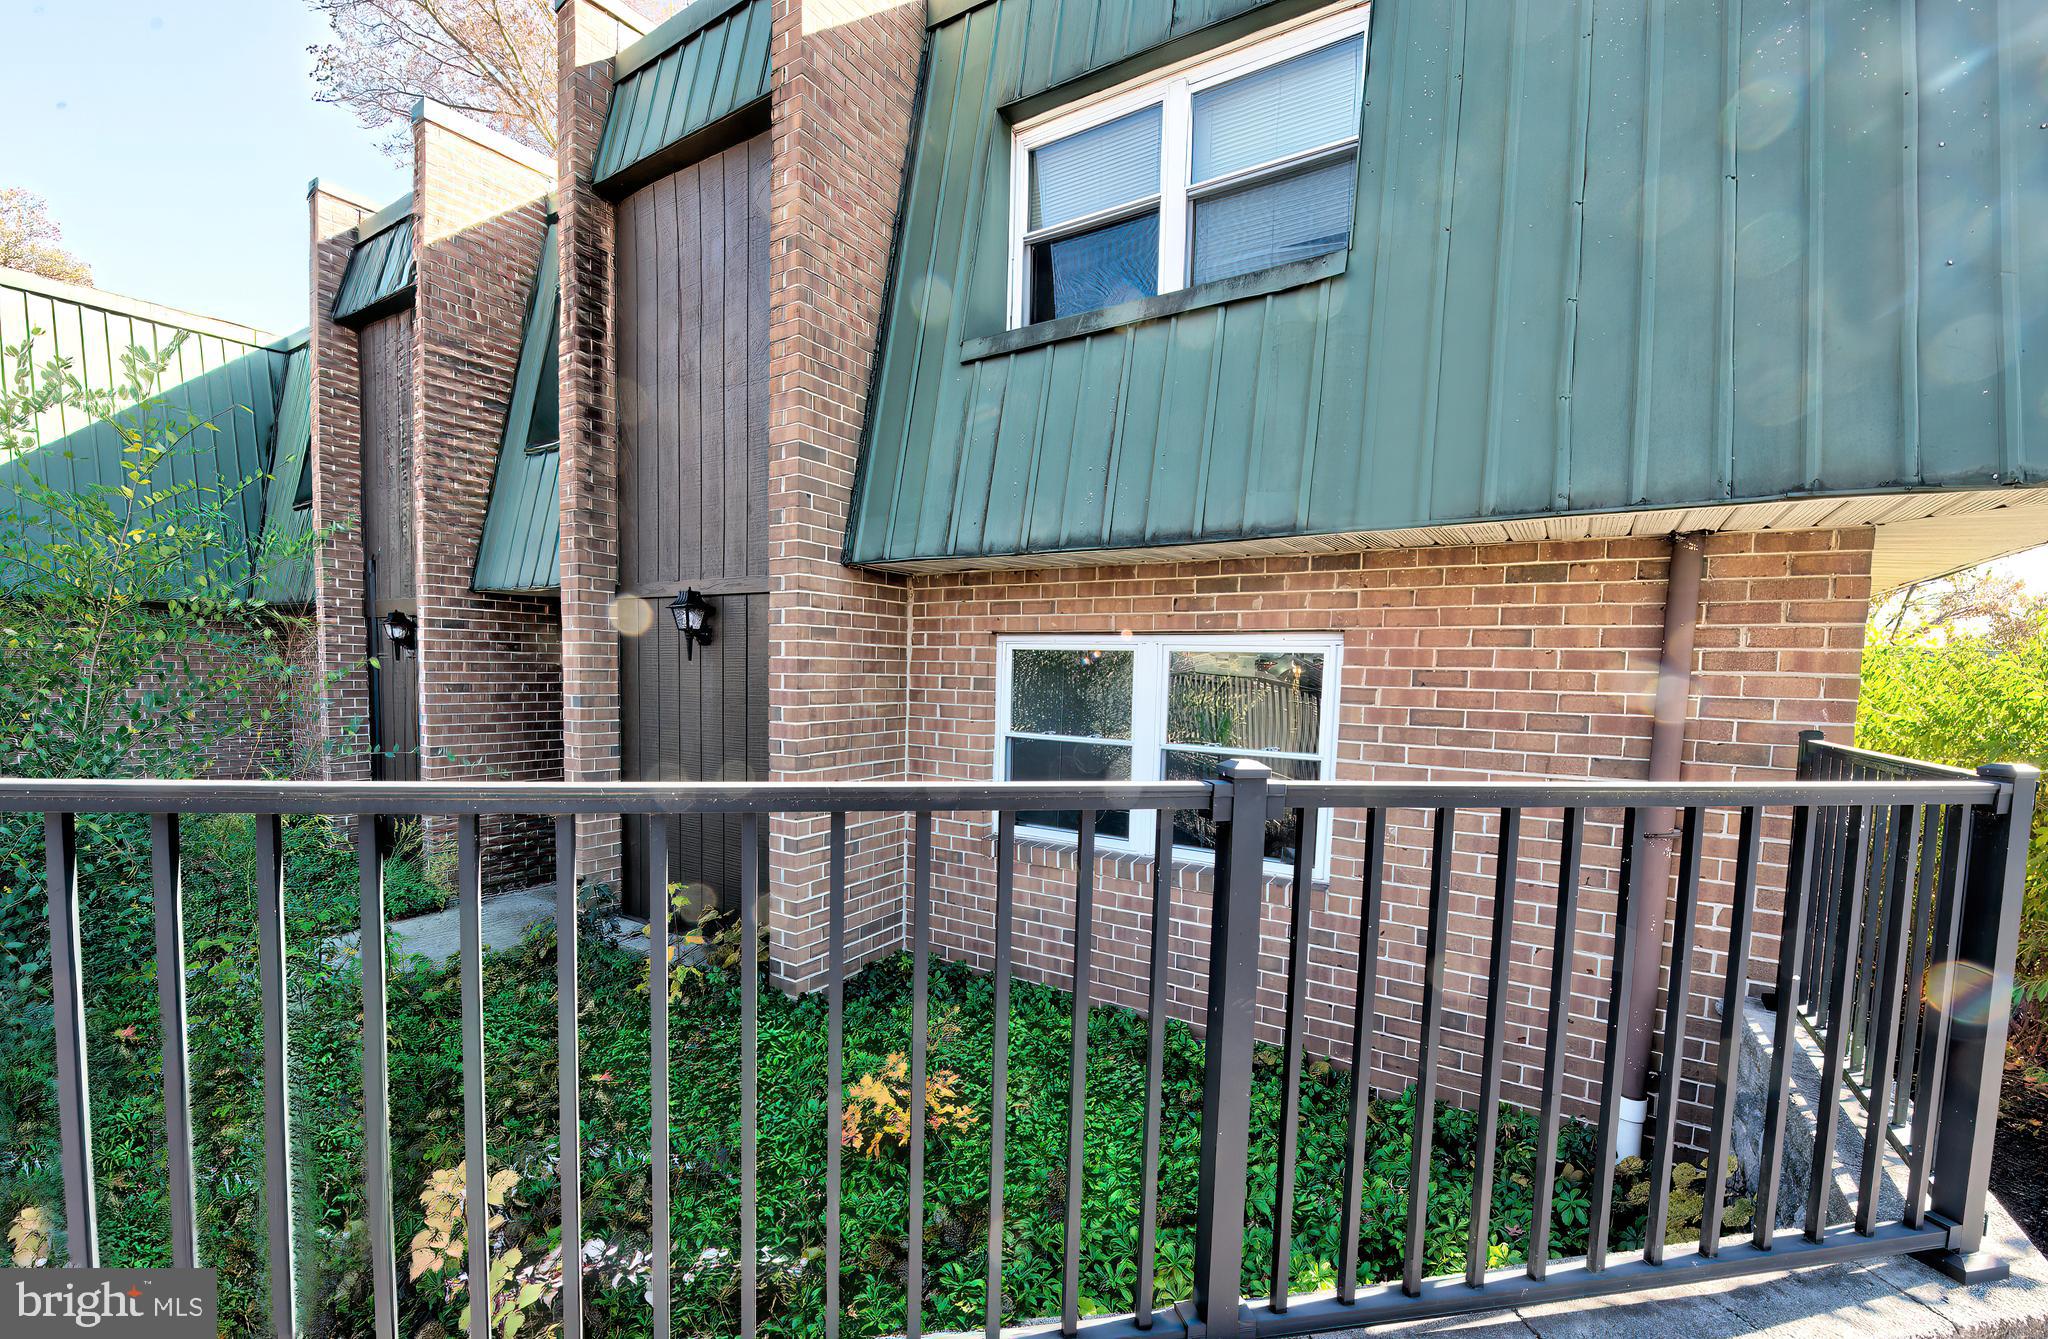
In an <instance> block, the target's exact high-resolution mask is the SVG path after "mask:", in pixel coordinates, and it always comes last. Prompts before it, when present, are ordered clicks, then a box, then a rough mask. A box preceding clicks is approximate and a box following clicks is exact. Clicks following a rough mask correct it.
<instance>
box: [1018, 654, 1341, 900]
mask: <svg viewBox="0 0 2048 1339" xmlns="http://www.w3.org/2000/svg"><path fill="white" fill-rule="evenodd" d="M1112 648H1114V649H1112ZM1336 653H1337V646H1336V644H1335V643H1334V641H1325V640H1322V639H1317V640H1314V641H1311V640H1309V639H1305V638H1299V639H1291V640H1283V641H1281V642H1279V643H1278V644H1277V645H1261V644H1259V643H1256V642H1246V641H1240V640H1235V639H1230V640H1224V639H1218V640H1217V641H1214V642H1208V643H1204V642H1201V641H1199V640H1197V639H1188V638H1178V637H1176V638H1166V637H1137V636H1133V637H1127V638H1118V639H1116V640H1115V641H1113V642H1110V643H1109V644H1107V645H1105V646H1101V647H1089V646H1086V645H1080V646H1045V645H1037V646H1033V645H1016V646H1010V647H1007V648H1006V651H1005V654H1006V656H1007V660H1006V669H1007V672H1006V674H1005V676H1004V678H1005V680H1006V683H1007V687H1008V692H1007V694H1006V696H1005V699H1004V702H1003V705H1002V708H1001V709H1002V711H1003V712H1004V713H1005V719H1004V720H1003V722H1002V726H1003V729H1002V735H1003V737H1002V738H1001V739H1000V740H999V741H998V743H999V757H1000V759H1001V762H1002V768H1001V774H1002V775H1003V776H1004V777H1005V778H1006V779H1008V780H1012V781H1070V782H1081V783H1095V784H1100V783H1107V782H1117V781H1128V780H1138V781H1159V780H1165V781H1209V780H1214V779H1215V777H1216V774H1217V769H1219V768H1220V767H1222V766H1223V764H1224V763H1226V762H1228V761H1229V760H1231V759H1232V758H1249V759H1252V760H1255V761H1257V762H1261V763H1264V764H1265V765H1266V766H1267V767H1269V768H1271V769H1272V771H1273V775H1274V776H1275V777H1276V778H1277V779H1280V780H1294V781H1312V780H1316V779H1318V778H1320V777H1321V776H1322V775H1323V758H1324V753H1323V750H1324V735H1325V731H1326V726H1327V725H1328V724H1329V722H1330V719H1331V716H1332V715H1333V714H1334V713H1335V711H1336V703H1335V700H1334V699H1333V698H1330V697H1329V696H1328V694H1332V693H1334V692H1335V691H1336V684H1335V682H1334V678H1333V676H1334V672H1335V656H1336ZM1326 680H1328V681H1329V682H1328V683H1327V684H1326ZM1326 708H1327V710H1326ZM1079 818H1080V816H1079V814H1078V813H1074V812H1065V813H1019V814H1018V815H1017V823H1018V826H1019V827H1022V828H1040V829H1044V828H1052V829H1055V830H1058V831H1062V832H1069V833H1071V832H1075V831H1077V830H1078V829H1079V827H1080V823H1079ZM1096 832H1097V834H1098V835H1099V836H1101V837H1102V838H1104V839H1105V840H1106V841H1108V842H1110V843H1111V844H1112V845H1117V846H1123V847H1124V849H1135V850H1138V851H1149V850H1150V849H1151V846H1152V840H1153V836H1152V834H1153V824H1152V821H1151V816H1150V815H1140V821H1137V822H1133V820H1132V815H1131V814H1130V813H1129V812H1124V811H1118V812H1113V813H1103V814H1101V815H1099V816H1098V820H1097V827H1096ZM1174 838H1175V843H1176V845H1177V846H1178V847H1180V848H1183V849H1185V850H1187V851H1189V852H1190V853H1193V852H1196V851H1214V850H1215V848H1216V832H1215V826H1214V824H1213V823H1211V822H1210V821H1208V820H1207V819H1205V818H1203V817H1201V816H1199V815H1196V814H1192V813H1188V812H1181V813H1178V814H1176V815H1175V816H1174ZM1299 842H1300V825H1299V823H1297V822H1296V821H1295V819H1294V818H1293V816H1292V815H1289V816H1287V817H1286V818H1283V819H1276V820H1273V821H1272V822H1270V823H1269V824H1268V825H1267V829H1266V837H1265V855H1266V858H1267V859H1269V860H1274V861H1279V862H1292V861H1293V860H1294V859H1295V855H1296V847H1297V846H1298V844H1299Z"/></svg>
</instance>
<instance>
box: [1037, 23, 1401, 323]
mask: <svg viewBox="0 0 2048 1339" xmlns="http://www.w3.org/2000/svg"><path fill="white" fill-rule="evenodd" d="M1371 21H1372V6H1371V5H1370V4H1363V5H1344V6H1341V7H1339V8H1337V9H1334V10H1323V11H1321V12H1319V13H1316V14H1310V15H1306V16H1304V17H1302V18H1300V19H1297V20H1295V21H1294V22H1292V23H1289V24H1284V25H1279V26H1276V27H1274V28H1269V29H1265V30H1263V31H1261V32H1258V33H1255V34H1253V35H1251V36H1249V37H1246V38H1244V39H1242V40H1241V41H1238V42H1235V43H1233V44H1231V45H1230V46H1227V47H1224V48H1223V49H1222V50H1220V51H1217V52H1213V53H1210V54H1208V55H1204V56H1201V57H1197V58H1194V59H1191V60H1187V61H1182V62H1180V63H1179V64H1177V65H1171V66H1168V67H1167V68H1166V69H1164V70H1158V71H1154V72H1152V73H1150V74H1147V75H1146V76H1145V77H1144V78H1143V79H1141V80H1134V81H1132V82H1131V83H1128V84H1123V85H1120V86H1118V87H1116V88H1112V89H1107V90H1105V91H1103V92H1101V93H1098V94H1096V95H1094V96H1093V97H1090V98H1086V99H1084V100H1082V101H1080V102H1077V103H1074V104H1073V105H1071V106H1067V107H1062V108H1060V109H1058V110H1057V111H1052V112H1047V113H1045V114H1044V115H1041V116H1037V117H1033V118H1031V119H1030V120H1027V121H1022V122H1019V123H1018V124H1017V126H1016V128H1015V129H1014V131H1013V132H1012V136H1011V145H1010V256H1009V260H1010V266H1009V272H1010V291H1009V328H1010V329H1012V330H1016V329H1019V328H1020V327H1022V326H1024V325H1027V324H1029V322H1028V320H1027V319H1026V318H1027V316H1028V315H1029V313H1028V310H1027V308H1028V304H1029V296H1030V293H1029V286H1028V276H1027V275H1026V274H1025V272H1024V261H1025V252H1026V246H1025V238H1026V237H1027V236H1028V235H1030V233H1031V228H1030V221H1031V200H1030V197H1031V151H1032V150H1033V149H1035V148H1038V147H1039V146H1041V145H1045V144H1050V143H1052V142H1053V141H1054V140H1061V139H1065V138H1067V137H1068V136H1069V135H1076V134H1079V133H1080V132H1081V131H1083V130H1087V129H1090V128H1091V127H1094V126H1098V125H1102V124H1103V123H1105V122H1108V121H1114V120H1116V119H1117V118H1118V117H1120V116H1128V115H1129V114H1130V113H1132V112H1135V111H1138V110H1140V109H1142V108H1145V107H1150V106H1153V105H1155V104H1157V105H1159V106H1160V109H1161V111H1160V127H1159V133H1160V141H1159V191H1158V193H1157V196H1156V198H1157V201H1158V209H1159V285H1158V291H1159V292H1160V293H1162V294H1163V293H1173V292H1178V291H1179V290H1181V289H1183V288H1185V287H1187V275H1188V264H1189V259H1190V257H1189V254H1188V220H1189V217H1190V210H1189V194H1190V190H1189V188H1190V185H1191V183H1190V182H1189V181H1188V173H1189V139H1190V136H1191V115H1192V113H1191V107H1190V104H1191V102H1192V100H1193V95H1194V94H1196V93H1198V92H1200V91H1201V90H1203V89H1205V88H1209V87H1212V86H1214V85H1216V84H1220V83H1227V82H1228V81H1230V80H1232V79H1237V78H1240V77H1242V76H1244V75H1247V74H1250V73H1252V72H1253V71H1255V70H1259V69H1263V68H1264V67H1266V66H1268V65H1277V64H1279V63H1280V62H1281V61H1284V60H1288V59H1291V58H1293V57H1295V56H1299V55H1302V54H1304V53H1306V52H1309V51H1313V50H1315V49H1316V48H1318V47H1323V46H1328V45H1329V44H1330V43H1332V42H1338V41H1342V40H1343V39H1345V38H1347V37H1351V36H1353V35H1356V34H1363V33H1365V32H1366V31H1367V30H1368V28H1369V27H1370V24H1371ZM1365 68H1366V62H1365V61H1362V60H1361V61H1360V62H1359V97H1360V99H1361V102H1362V100H1363V98H1364V96H1365V89H1364V80H1365ZM1358 147H1359V145H1358V137H1357V136H1356V135H1355V134H1354V135H1352V136H1350V137H1349V138H1347V139H1345V140H1341V141H1336V142H1333V143H1331V144H1326V145H1322V146H1319V147H1318V148H1316V149H1314V150H1312V151H1309V152H1307V153H1304V154H1300V155H1295V157H1297V158H1300V159H1303V160H1312V159H1314V158H1315V157H1318V156H1321V155H1326V154H1330V153H1335V152H1343V151H1346V150H1351V149H1356V148H1358ZM1283 161H1286V162H1288V163H1290V164H1291V163H1292V161H1293V160H1292V159H1289V160H1283ZM1274 166H1275V165H1274V164H1263V165H1261V166H1260V167H1258V168H1253V169H1246V171H1245V172H1244V173H1242V174H1236V173H1234V174H1232V176H1231V177H1230V178H1228V179H1227V180H1228V181H1232V182H1234V181H1235V180H1237V179H1238V178H1239V177H1240V176H1247V177H1248V176H1253V175H1259V174H1262V173H1264V172H1266V171H1268V170H1271V169H1272V168H1273V167H1274ZM1219 184H1221V183H1220V182H1205V183H1199V185H1201V186H1206V187H1208V188H1209V189H1210V190H1214V189H1215V188H1216V187H1217V186H1218V185H1219ZM1197 193H1201V192H1199V191H1198V192H1197ZM1153 198H1154V197H1152V196H1146V197H1143V199H1142V200H1138V199H1134V200H1131V201H1129V202H1128V203H1126V204H1124V205H1120V206H1118V207H1117V208H1116V209H1114V210H1110V211H1105V218H1107V217H1111V216H1113V215H1115V214H1118V213H1123V212H1126V211H1131V210H1141V209H1142V207H1143V204H1144V203H1145V202H1149V201H1150V200H1152V199H1153ZM1078 222H1080V220H1071V221H1069V222H1068V223H1066V224H1063V225H1060V227H1059V228H1057V229H1044V230H1041V231H1042V232H1047V233H1056V232H1059V231H1065V230H1068V229H1071V228H1074V227H1075V225H1076V224H1077V223H1078Z"/></svg>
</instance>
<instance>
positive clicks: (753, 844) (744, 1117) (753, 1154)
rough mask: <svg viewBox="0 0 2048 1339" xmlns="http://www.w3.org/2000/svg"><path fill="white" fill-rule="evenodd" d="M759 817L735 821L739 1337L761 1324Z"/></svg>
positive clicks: (745, 1336) (749, 1337)
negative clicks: (737, 876) (737, 845)
mask: <svg viewBox="0 0 2048 1339" xmlns="http://www.w3.org/2000/svg"><path fill="white" fill-rule="evenodd" d="M760 1174H761V816H760V815H759V814H747V815H744V816H743V817H742V818H741V819H740V1336H741V1339H754V1333H755V1330H756V1329H757V1328H758V1326H759V1324H760V1317H759V1314H758V1310H759V1307H760V1276H759V1271H760V1267H761V1245H760V1218H759V1196H760V1193H761V1191H760Z"/></svg>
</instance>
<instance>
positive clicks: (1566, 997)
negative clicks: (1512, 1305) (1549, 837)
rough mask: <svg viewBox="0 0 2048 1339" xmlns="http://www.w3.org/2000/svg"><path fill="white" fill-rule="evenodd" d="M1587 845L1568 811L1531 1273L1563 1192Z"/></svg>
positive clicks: (1541, 1267)
mask: <svg viewBox="0 0 2048 1339" xmlns="http://www.w3.org/2000/svg"><path fill="white" fill-rule="evenodd" d="M1585 845H1586V815H1585V813H1584V811H1583V810H1579V809H1567V810H1565V811H1564V834H1563V837H1562V838H1561V840H1560V841H1559V850H1558V858H1557V937H1556V939H1555V940H1554V941H1553V943H1552V945H1551V950H1550V1001H1549V1005H1548V1006H1547V1007H1548V1009H1549V1013H1548V1015H1547V1016H1546V1017H1545V1019H1544V1027H1543V1099H1542V1102H1543V1104H1542V1107H1541V1109H1540V1112H1539V1114H1538V1116H1537V1118H1536V1192H1535V1196H1534V1200H1533V1205H1532V1209H1531V1213H1530V1222H1529V1262H1528V1264H1529V1271H1528V1272H1529V1277H1530V1278H1532V1279H1535V1280H1537V1281H1539V1282H1540V1281H1542V1279H1543V1278H1544V1276H1545V1275H1547V1274H1548V1273H1549V1272H1550V1217H1551V1205H1552V1200H1553V1197H1554V1196H1555V1195H1556V1193H1557V1127H1558V1122H1559V1120H1560V1119H1561V1118H1562V1116H1563V1113H1564V1055H1565V1045H1566V1043H1567V1041H1568V1040H1569V1039H1570V1036H1571V1025H1572V966H1573V963H1574V960H1575V955H1576V952H1577V938H1576V931H1577V926H1578V919H1579V862H1580V860H1581V859H1582V858H1583V857H1584V853H1585Z"/></svg>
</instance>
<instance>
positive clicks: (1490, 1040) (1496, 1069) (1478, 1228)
mask: <svg viewBox="0 0 2048 1339" xmlns="http://www.w3.org/2000/svg"><path fill="white" fill-rule="evenodd" d="M1521 840H1522V811H1521V810H1519V809H1503V810H1501V811H1500V841H1499V843H1498V846H1497V849H1496V852H1495V855H1494V871H1493V952H1492V956H1491V957H1489V958H1488V959H1487V966H1488V968H1489V970H1490V972H1491V975H1492V983H1491V985H1490V986H1489V987H1488V989H1487V992H1486V1039H1485V1041H1484V1043H1483V1045H1484V1046H1485V1048H1486V1049H1485V1054H1484V1055H1482V1056H1481V1058H1480V1070H1479V1142H1478V1144H1477V1145H1476V1148H1477V1154H1478V1162H1477V1165H1476V1166H1475V1167H1474V1168H1473V1171H1472V1223H1471V1228H1472V1231H1471V1240H1470V1244H1469V1245H1468V1246H1467V1247H1466V1251H1465V1282H1466V1284H1467V1285H1468V1286H1470V1287H1473V1288H1478V1287H1481V1286H1483V1285H1484V1284H1485V1282H1486V1264H1487V1260H1488V1259H1489V1258H1490V1254H1491V1252H1490V1251H1489V1249H1488V1247H1489V1245H1490V1244H1491V1243H1490V1238H1491V1236H1492V1233H1493V1170H1494V1158H1495V1154H1496V1150H1495V1148H1494V1144H1495V1142H1496V1139H1497V1137H1498V1136H1499V1134H1500V1067H1501V1059H1502V1055H1503V1053H1504V1052H1505V1050H1506V1047H1507V1028H1508V983H1509V980H1510V976H1511V973H1512V970H1513V967H1514V951H1515V873H1516V866H1517V865H1518V864H1519V860H1520V855H1521Z"/></svg>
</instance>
